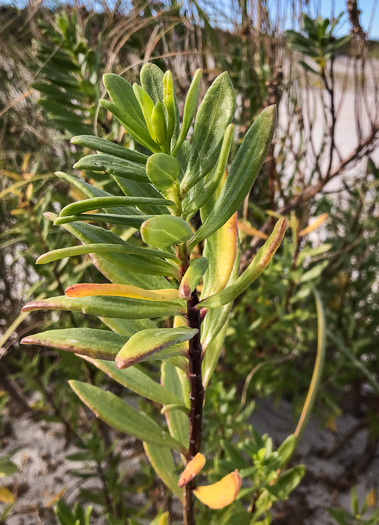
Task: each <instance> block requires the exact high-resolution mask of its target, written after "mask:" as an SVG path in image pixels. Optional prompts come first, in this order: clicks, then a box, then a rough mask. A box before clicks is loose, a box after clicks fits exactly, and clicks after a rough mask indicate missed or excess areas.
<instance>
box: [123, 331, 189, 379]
mask: <svg viewBox="0 0 379 525" xmlns="http://www.w3.org/2000/svg"><path fill="white" fill-rule="evenodd" d="M196 333H197V329H192V328H187V327H180V328H153V329H150V330H142V331H141V332H138V333H136V334H134V335H133V336H132V337H131V338H130V339H129V341H128V342H127V343H125V345H124V346H123V347H122V348H121V350H120V352H119V353H118V354H117V357H116V360H115V363H116V366H117V368H120V369H123V368H128V367H129V366H132V365H135V364H136V363H139V362H140V361H144V360H145V359H146V358H147V357H148V356H150V355H152V354H155V353H157V352H160V351H161V350H164V349H165V348H168V347H169V346H173V345H176V344H179V343H183V342H184V341H188V340H189V339H192V337H194V336H195V335H196Z"/></svg>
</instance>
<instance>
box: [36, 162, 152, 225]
mask: <svg viewBox="0 0 379 525" xmlns="http://www.w3.org/2000/svg"><path fill="white" fill-rule="evenodd" d="M55 175H56V176H57V177H59V178H60V179H63V180H64V181H66V182H68V183H69V184H71V185H72V186H74V187H75V188H77V189H78V190H80V191H81V192H83V193H84V195H86V196H87V197H88V198H95V197H114V195H112V194H111V193H108V192H107V191H104V190H101V189H100V188H96V187H95V186H92V184H88V183H87V182H84V181H83V180H82V179H79V178H77V177H73V176H72V175H69V174H68V173H64V172H63V171H56V172H55ZM125 180H126V179H125ZM140 184H143V183H140ZM104 211H107V209H105V210H104ZM112 212H113V213H117V214H119V215H125V213H127V214H128V215H140V213H141V212H139V211H138V210H136V209H135V208H133V207H132V206H125V207H116V208H112ZM45 217H46V215H45Z"/></svg>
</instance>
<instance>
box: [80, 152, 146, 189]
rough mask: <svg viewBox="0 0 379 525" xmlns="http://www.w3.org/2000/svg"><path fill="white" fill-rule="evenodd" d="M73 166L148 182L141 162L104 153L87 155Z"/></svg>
mask: <svg viewBox="0 0 379 525" xmlns="http://www.w3.org/2000/svg"><path fill="white" fill-rule="evenodd" d="M74 168H75V169H77V170H92V171H105V172H106V173H110V174H114V175H118V176H119V177H125V178H127V179H131V180H136V181H138V182H149V179H148V178H147V175H146V169H145V166H144V165H143V164H139V163H137V162H130V161H129V160H124V159H120V158H117V157H114V156H113V155H107V154H106V153H101V154H97V155H96V154H95V155H87V156H85V157H83V158H81V159H80V160H79V161H78V162H77V163H76V164H74Z"/></svg>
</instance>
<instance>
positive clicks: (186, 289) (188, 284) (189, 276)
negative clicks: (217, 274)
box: [179, 257, 208, 301]
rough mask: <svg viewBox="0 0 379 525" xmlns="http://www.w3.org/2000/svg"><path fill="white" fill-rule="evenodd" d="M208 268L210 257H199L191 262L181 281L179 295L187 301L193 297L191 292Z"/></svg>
mask: <svg viewBox="0 0 379 525" xmlns="http://www.w3.org/2000/svg"><path fill="white" fill-rule="evenodd" d="M207 269H208V259H206V258H205V257H199V258H198V259H194V260H193V261H192V262H191V264H190V265H189V267H188V269H187V271H186V273H185V274H184V275H183V277H182V280H181V283H180V287H179V297H180V298H181V299H184V300H185V301H187V300H188V299H189V298H190V297H191V293H192V292H193V291H194V289H195V288H196V286H197V285H198V284H199V282H200V280H201V278H202V277H203V275H204V274H205V272H206V271H207Z"/></svg>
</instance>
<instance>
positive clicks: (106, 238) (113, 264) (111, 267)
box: [50, 214, 180, 289]
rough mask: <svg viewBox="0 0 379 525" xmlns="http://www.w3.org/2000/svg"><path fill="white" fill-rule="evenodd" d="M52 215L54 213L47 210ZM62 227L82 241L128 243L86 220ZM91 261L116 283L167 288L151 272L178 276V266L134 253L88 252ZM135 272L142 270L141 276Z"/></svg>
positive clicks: (126, 244)
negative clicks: (102, 253)
mask: <svg viewBox="0 0 379 525" xmlns="http://www.w3.org/2000/svg"><path fill="white" fill-rule="evenodd" d="M50 215H51V216H52V217H54V218H55V216H54V214H50ZM63 227H64V228H65V230H67V231H69V232H70V233H72V234H73V235H75V236H76V237H77V238H78V239H79V240H80V241H82V242H83V243H85V244H97V243H107V244H108V243H109V244H111V243H112V244H116V245H122V246H129V243H127V242H125V241H123V240H122V239H120V237H118V236H117V235H116V234H114V233H113V232H111V231H109V230H105V229H104V228H100V227H98V226H94V225H92V224H87V223H85V222H75V223H72V224H65V225H63ZM92 259H93V260H94V264H95V266H96V268H98V270H99V271H100V272H102V273H103V275H105V276H106V277H107V278H108V279H109V280H110V281H112V282H117V283H119V284H132V285H135V286H140V287H141V288H147V289H160V288H167V285H168V284H169V283H168V282H167V280H165V279H163V278H162V277H155V276H173V277H175V278H179V277H180V273H179V270H178V268H177V267H176V266H174V265H171V264H169V263H167V262H165V261H162V260H160V259H157V258H155V259H154V260H153V261H152V260H151V258H149V257H142V256H135V255H122V254H110V255H105V254H104V255H96V254H94V255H92ZM136 274H143V277H142V276H139V275H136Z"/></svg>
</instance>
